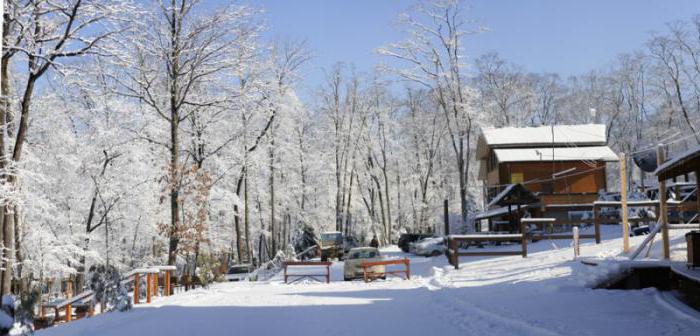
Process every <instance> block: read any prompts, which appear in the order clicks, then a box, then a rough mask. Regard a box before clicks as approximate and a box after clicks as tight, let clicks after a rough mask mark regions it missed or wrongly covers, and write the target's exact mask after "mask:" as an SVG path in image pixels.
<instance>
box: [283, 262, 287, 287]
mask: <svg viewBox="0 0 700 336" xmlns="http://www.w3.org/2000/svg"><path fill="white" fill-rule="evenodd" d="M284 283H287V264H286V263H285V264H284Z"/></svg>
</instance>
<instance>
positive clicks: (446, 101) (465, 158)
mask: <svg viewBox="0 0 700 336" xmlns="http://www.w3.org/2000/svg"><path fill="white" fill-rule="evenodd" d="M401 23H402V24H403V26H404V27H405V28H406V31H407V33H408V34H409V38H408V40H406V41H404V42H400V43H395V44H391V45H389V46H388V47H385V48H380V49H379V53H380V54H382V55H386V56H389V57H392V58H396V59H398V60H400V61H403V62H404V63H406V64H407V65H408V66H409V67H408V68H406V69H399V70H398V71H397V73H398V75H399V76H401V77H403V78H404V79H407V80H410V81H412V82H415V83H417V84H419V85H422V86H424V87H425V88H427V89H428V90H430V92H431V93H432V94H434V95H435V97H436V101H437V102H438V106H439V107H440V110H441V111H442V112H443V115H444V116H445V119H446V121H447V130H448V134H449V139H450V144H451V145H452V149H453V151H454V162H455V166H456V168H457V174H458V179H459V199H460V204H461V218H462V222H463V223H466V229H467V230H468V231H473V230H474V227H473V225H471V224H469V223H467V213H468V210H469V209H468V207H469V205H468V204H469V202H468V190H469V180H470V178H469V169H470V161H471V156H472V140H473V136H474V130H475V113H474V110H473V104H474V99H473V97H474V96H475V94H476V93H475V92H474V90H472V89H470V88H469V87H468V86H467V78H466V71H465V68H466V64H465V63H464V55H463V47H462V43H463V42H464V38H465V36H467V35H471V34H476V33H478V32H480V31H482V30H483V29H480V28H477V29H473V30H470V29H469V28H468V26H469V25H470V24H473V22H471V21H469V20H467V19H466V18H465V17H464V9H463V7H462V4H461V2H460V1H457V0H435V1H432V2H430V3H428V4H426V5H419V6H418V7H417V8H416V10H415V12H414V13H413V14H405V15H403V16H402V17H401Z"/></svg>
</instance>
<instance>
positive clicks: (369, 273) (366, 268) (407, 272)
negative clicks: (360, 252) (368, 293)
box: [360, 258, 411, 282]
mask: <svg viewBox="0 0 700 336" xmlns="http://www.w3.org/2000/svg"><path fill="white" fill-rule="evenodd" d="M391 265H403V269H398V270H387V268H386V267H387V266H391ZM377 266H384V271H382V272H377V271H374V270H372V268H375V267H377ZM360 267H362V274H363V279H364V280H365V282H370V281H373V280H376V279H379V278H385V277H386V276H387V275H397V274H403V275H404V276H405V277H406V280H408V279H411V262H410V261H409V260H408V259H406V258H404V259H398V260H381V261H365V262H362V263H360Z"/></svg>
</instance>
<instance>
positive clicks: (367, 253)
mask: <svg viewBox="0 0 700 336" xmlns="http://www.w3.org/2000/svg"><path fill="white" fill-rule="evenodd" d="M376 257H379V251H377V250H359V251H352V252H350V259H369V258H376Z"/></svg>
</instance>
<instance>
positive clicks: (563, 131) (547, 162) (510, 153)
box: [477, 124, 618, 205]
mask: <svg viewBox="0 0 700 336" xmlns="http://www.w3.org/2000/svg"><path fill="white" fill-rule="evenodd" d="M477 155H478V158H479V160H480V163H481V165H480V172H479V174H480V178H481V179H482V180H483V181H484V182H485V183H484V188H485V190H484V195H485V197H486V204H488V203H489V202H490V201H491V199H492V198H493V197H495V196H496V195H497V194H498V193H499V192H501V191H502V190H503V188H504V187H505V186H507V185H508V184H514V183H522V184H523V185H524V186H525V187H526V188H527V189H528V190H530V191H532V192H534V193H536V194H537V196H538V197H539V198H540V200H541V203H542V204H543V205H550V204H581V203H591V202H593V201H594V200H595V199H597V197H598V193H599V191H601V190H603V191H605V190H606V189H607V185H606V163H608V162H616V161H618V157H617V155H615V153H614V152H613V151H612V150H611V149H610V148H609V147H608V146H607V140H606V132H605V125H597V124H592V125H591V124H589V125H557V126H541V127H522V128H518V127H504V128H484V129H482V132H481V136H480V137H479V141H478V144H477Z"/></svg>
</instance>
